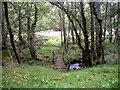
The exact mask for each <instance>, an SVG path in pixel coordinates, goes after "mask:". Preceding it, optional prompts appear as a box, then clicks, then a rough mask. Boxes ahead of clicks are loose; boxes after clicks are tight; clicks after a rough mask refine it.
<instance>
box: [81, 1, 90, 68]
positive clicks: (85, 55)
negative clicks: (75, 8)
mask: <svg viewBox="0 0 120 90" xmlns="http://www.w3.org/2000/svg"><path fill="white" fill-rule="evenodd" d="M80 8H81V17H82V24H83V35H84V42H85V46H84V50H83V61H84V63H85V64H86V66H92V61H91V55H90V49H89V40H88V31H87V28H86V18H85V15H84V7H83V2H80Z"/></svg>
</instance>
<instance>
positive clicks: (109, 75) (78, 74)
mask: <svg viewBox="0 0 120 90" xmlns="http://www.w3.org/2000/svg"><path fill="white" fill-rule="evenodd" d="M36 36H37V37H36V40H38V42H36V43H37V45H36V46H35V47H36V51H37V56H38V57H39V58H41V59H42V61H43V62H42V63H43V64H41V62H40V64H38V62H37V64H36V62H35V60H30V59H28V60H27V59H25V61H27V63H25V64H23V65H19V66H16V65H14V66H12V65H13V64H11V63H10V65H8V66H7V67H3V72H2V87H3V88H117V87H118V66H117V63H118V53H117V51H118V49H117V47H118V46H117V45H116V44H110V43H105V47H104V48H105V60H106V61H107V63H106V64H104V65H101V66H96V67H91V68H81V69H80V70H74V71H59V70H54V69H52V68H50V67H49V64H51V60H52V58H53V51H55V54H56V55H61V52H62V47H61V41H60V31H57V32H54V31H48V32H44V31H42V32H37V33H36ZM41 37H43V38H42V39H41ZM41 44H42V45H41ZM28 52H29V49H28V48H27V49H25V50H23V51H22V54H23V56H25V57H26V58H30V57H31V56H30V53H28ZM80 55H81V51H80V50H79V49H78V48H77V47H75V48H73V49H70V50H69V56H71V58H73V59H77V58H79V56H80ZM11 61H13V60H11ZM7 62H8V63H9V61H7ZM28 64H29V65H28ZM47 64H48V65H47Z"/></svg>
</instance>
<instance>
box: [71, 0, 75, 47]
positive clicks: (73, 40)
mask: <svg viewBox="0 0 120 90" xmlns="http://www.w3.org/2000/svg"><path fill="white" fill-rule="evenodd" d="M71 9H72V13H73V11H74V10H73V2H71ZM71 36H72V43H73V45H74V44H75V38H74V31H73V27H71Z"/></svg>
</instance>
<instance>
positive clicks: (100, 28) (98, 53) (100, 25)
mask: <svg viewBox="0 0 120 90" xmlns="http://www.w3.org/2000/svg"><path fill="white" fill-rule="evenodd" d="M92 7H93V13H94V15H95V17H96V20H97V22H98V24H99V33H98V47H97V55H98V60H99V59H100V57H101V55H102V61H103V60H104V50H103V45H102V44H103V39H102V35H103V31H102V20H101V19H100V18H99V15H98V14H97V12H96V9H95V3H93V5H92ZM98 63H101V62H100V61H98Z"/></svg>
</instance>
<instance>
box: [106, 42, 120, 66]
mask: <svg viewBox="0 0 120 90" xmlns="http://www.w3.org/2000/svg"><path fill="white" fill-rule="evenodd" d="M104 49H105V61H106V62H107V64H118V50H119V47H118V44H117V43H108V42H106V43H105V44H104Z"/></svg>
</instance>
